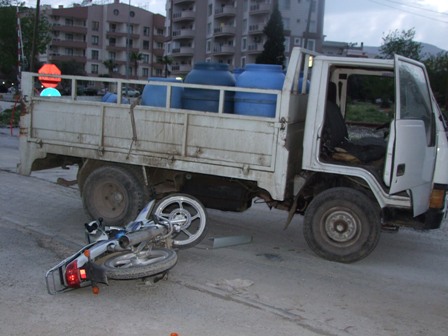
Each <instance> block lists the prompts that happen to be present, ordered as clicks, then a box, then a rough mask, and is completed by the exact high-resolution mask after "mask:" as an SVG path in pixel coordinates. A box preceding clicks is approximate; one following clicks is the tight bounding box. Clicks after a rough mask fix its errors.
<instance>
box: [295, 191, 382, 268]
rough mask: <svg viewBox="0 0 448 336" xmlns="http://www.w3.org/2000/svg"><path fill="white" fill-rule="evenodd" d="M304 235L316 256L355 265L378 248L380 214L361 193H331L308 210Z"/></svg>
mask: <svg viewBox="0 0 448 336" xmlns="http://www.w3.org/2000/svg"><path fill="white" fill-rule="evenodd" d="M303 233H304V236H305V240H306V242H307V243H308V246H309V247H310V248H311V249H312V250H313V251H314V252H315V253H316V254H317V255H319V256H321V257H323V258H325V259H328V260H331V261H337V262H343V263H350V262H355V261H358V260H361V259H363V258H365V257H366V256H368V255H369V254H370V253H371V252H372V251H373V250H374V249H375V247H376V245H377V244H378V241H379V238H380V233H381V223H380V211H379V208H378V206H377V205H376V203H374V202H373V201H372V200H370V199H369V197H367V196H366V195H365V194H363V193H362V192H360V191H357V190H354V189H349V188H343V187H340V188H332V189H328V190H325V191H323V192H322V193H320V194H319V195H317V196H316V197H315V198H314V199H313V200H312V201H311V203H310V205H309V206H308V208H307V209H306V212H305V218H304V227H303Z"/></svg>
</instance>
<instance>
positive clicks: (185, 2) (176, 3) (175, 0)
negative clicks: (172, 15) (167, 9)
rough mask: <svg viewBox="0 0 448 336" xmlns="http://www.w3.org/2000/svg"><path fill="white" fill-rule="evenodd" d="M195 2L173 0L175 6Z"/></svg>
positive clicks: (190, 0)
mask: <svg viewBox="0 0 448 336" xmlns="http://www.w3.org/2000/svg"><path fill="white" fill-rule="evenodd" d="M194 2H195V0H173V5H180V4H189V3H194Z"/></svg>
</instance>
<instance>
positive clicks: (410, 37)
mask: <svg viewBox="0 0 448 336" xmlns="http://www.w3.org/2000/svg"><path fill="white" fill-rule="evenodd" d="M414 36H415V29H414V28H412V29H409V30H407V31H405V30H402V31H401V32H399V31H398V29H396V30H394V31H393V32H389V34H387V35H386V36H383V38H382V39H383V44H382V45H381V47H380V49H379V51H380V55H381V56H382V57H383V58H386V59H391V58H393V57H394V55H395V54H398V55H401V56H405V57H409V58H412V59H415V60H420V59H421V55H420V52H421V51H422V48H423V46H422V44H421V43H419V42H415V41H414Z"/></svg>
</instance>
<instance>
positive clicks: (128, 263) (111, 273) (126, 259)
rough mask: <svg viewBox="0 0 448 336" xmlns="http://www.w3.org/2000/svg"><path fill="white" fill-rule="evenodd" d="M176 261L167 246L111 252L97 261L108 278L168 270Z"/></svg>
mask: <svg viewBox="0 0 448 336" xmlns="http://www.w3.org/2000/svg"><path fill="white" fill-rule="evenodd" d="M176 262H177V254H176V252H175V251H174V250H171V249H168V248H152V249H151V250H143V251H140V252H138V253H134V252H131V251H126V252H117V253H112V254H110V255H108V256H106V257H105V258H103V259H101V260H99V261H98V264H99V265H101V266H102V267H103V268H104V269H105V271H106V275H107V277H108V278H109V279H115V280H127V279H139V278H144V277H149V276H153V275H157V274H160V273H163V272H166V271H168V270H169V269H171V268H172V267H173V266H174V265H176Z"/></svg>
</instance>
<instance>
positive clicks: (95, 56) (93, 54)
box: [92, 50, 99, 60]
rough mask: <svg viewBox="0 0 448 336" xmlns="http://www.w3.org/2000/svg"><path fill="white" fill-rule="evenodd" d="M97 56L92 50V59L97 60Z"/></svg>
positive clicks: (95, 51)
mask: <svg viewBox="0 0 448 336" xmlns="http://www.w3.org/2000/svg"><path fill="white" fill-rule="evenodd" d="M98 56H99V52H98V50H92V59H93V60H97V59H98Z"/></svg>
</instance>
